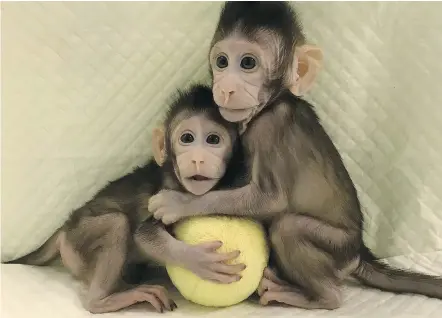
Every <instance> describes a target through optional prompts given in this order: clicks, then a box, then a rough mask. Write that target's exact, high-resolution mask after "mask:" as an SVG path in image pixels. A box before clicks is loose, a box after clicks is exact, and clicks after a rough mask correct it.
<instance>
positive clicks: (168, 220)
mask: <svg viewBox="0 0 442 318" xmlns="http://www.w3.org/2000/svg"><path fill="white" fill-rule="evenodd" d="M179 219H180V218H179V217H178V216H177V215H163V217H162V219H161V221H162V222H163V224H164V225H170V224H173V223H176V222H178V221H179Z"/></svg>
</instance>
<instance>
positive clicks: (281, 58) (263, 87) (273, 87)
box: [209, 1, 322, 122]
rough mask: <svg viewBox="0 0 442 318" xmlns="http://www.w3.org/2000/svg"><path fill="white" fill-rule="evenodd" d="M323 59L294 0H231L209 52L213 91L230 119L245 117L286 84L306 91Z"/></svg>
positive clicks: (220, 19) (274, 95)
mask: <svg viewBox="0 0 442 318" xmlns="http://www.w3.org/2000/svg"><path fill="white" fill-rule="evenodd" d="M321 63H322V52H321V50H320V49H319V48H317V47H315V46H313V45H307V44H305V37H304V34H303V32H302V28H301V26H300V24H299V23H298V20H297V17H296V14H295V12H294V11H293V9H292V8H291V7H290V5H289V4H288V3H286V2H279V1H263V2H255V1H244V2H241V1H233V2H229V1H228V2H226V4H225V6H224V8H223V10H222V12H221V15H220V18H219V22H218V26H217V28H216V31H215V34H214V36H213V39H212V44H211V49H210V52H209V64H210V69H211V71H212V80H213V97H214V100H215V102H216V104H217V105H218V106H219V107H220V112H221V115H222V116H223V117H224V118H225V119H226V120H228V121H231V122H241V121H244V120H247V119H250V118H251V117H252V116H253V115H254V114H256V113H257V112H259V111H260V109H262V108H263V107H264V106H265V105H266V104H268V103H269V102H270V101H271V100H272V99H273V98H275V97H276V96H277V95H278V94H279V92H280V91H281V90H282V89H289V90H291V91H292V92H293V93H294V94H295V95H303V94H304V93H305V92H307V91H308V90H309V88H310V87H311V85H312V84H313V82H314V79H315V78H316V74H317V72H318V70H319V68H320V65H321Z"/></svg>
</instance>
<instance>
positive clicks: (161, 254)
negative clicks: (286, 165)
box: [14, 85, 245, 313]
mask: <svg viewBox="0 0 442 318" xmlns="http://www.w3.org/2000/svg"><path fill="white" fill-rule="evenodd" d="M164 126H165V138H164V137H163V136H161V134H162V132H163V130H161V129H158V130H156V131H155V133H154V137H155V142H154V145H153V152H154V158H152V159H151V160H150V161H149V162H148V163H147V164H146V165H145V166H143V167H139V168H137V169H135V170H134V171H133V172H132V173H130V174H128V175H126V176H124V177H122V178H120V179H117V180H115V181H113V182H110V183H109V184H108V185H107V186H106V187H104V188H103V189H102V190H101V191H99V192H98V193H97V194H96V195H95V197H94V198H92V199H91V200H90V201H89V202H87V203H86V204H85V205H83V206H82V207H80V208H79V209H77V210H75V211H73V213H72V214H71V216H70V217H69V219H68V220H67V221H66V222H65V224H64V225H63V226H62V227H61V228H60V229H59V230H57V231H56V233H55V234H53V235H52V237H50V238H49V239H48V240H47V241H46V242H45V243H44V244H43V246H41V247H40V248H39V249H37V250H36V251H34V252H32V253H30V254H28V255H26V256H24V257H22V258H20V259H18V260H16V261H14V263H21V264H31V265H45V264H47V263H48V262H50V261H51V260H53V259H55V258H56V257H58V256H60V257H61V260H62V262H63V264H64V266H65V267H66V268H68V269H69V271H70V272H71V273H72V274H73V275H74V276H75V277H77V278H78V279H80V280H82V281H83V282H84V283H85V284H86V285H87V287H88V288H87V293H86V296H85V297H84V298H85V299H83V305H84V307H85V308H86V309H87V310H89V311H90V312H92V313H105V312H112V311H117V310H120V309H122V308H125V307H128V306H131V305H133V304H135V303H139V302H148V303H150V304H151V305H153V307H154V308H155V309H156V310H157V311H158V312H163V311H164V310H169V311H171V310H173V309H175V308H176V305H175V303H174V302H173V301H172V300H171V299H170V298H169V296H168V294H167V291H166V289H165V288H164V287H162V286H157V285H145V284H142V285H138V286H135V287H132V286H128V284H126V283H125V282H123V279H122V277H123V269H124V268H125V266H129V265H130V263H131V262H132V264H134V263H140V262H146V263H147V262H149V261H155V262H158V263H160V264H163V265H164V264H165V263H174V264H177V265H179V266H181V267H184V268H187V269H189V270H191V271H193V272H194V273H195V274H196V275H198V276H200V277H202V278H204V279H208V280H213V281H217V282H220V283H230V282H233V281H236V280H239V279H240V276H239V275H238V273H239V272H240V271H242V270H243V269H244V268H245V265H244V264H236V265H227V264H226V263H225V262H226V261H229V260H233V259H235V258H236V257H237V256H238V255H239V251H233V252H230V253H218V252H216V250H217V249H218V248H219V247H220V246H221V245H222V243H221V242H208V243H204V244H201V245H194V246H191V245H188V244H186V243H184V242H181V241H178V240H177V239H175V238H174V237H173V236H172V235H171V234H170V233H169V232H168V231H167V229H166V228H165V227H164V225H162V224H161V223H160V222H156V221H155V220H154V219H153V218H150V214H149V212H148V209H147V205H148V200H149V198H150V197H151V196H152V195H154V194H156V193H157V192H158V191H160V190H161V189H173V190H176V191H180V192H190V193H191V194H193V195H202V194H204V193H206V192H207V191H209V190H211V189H212V188H218V189H222V188H223V187H229V183H230V182H231V181H232V180H233V177H232V176H234V175H236V174H237V173H238V171H237V168H239V167H240V165H239V163H241V160H240V156H241V155H240V154H241V151H240V150H238V149H234V148H236V142H237V127H236V125H235V124H232V123H229V122H228V121H226V120H224V119H223V118H222V117H221V116H220V114H219V111H218V107H217V106H216V104H215V103H214V101H213V96H212V92H211V89H210V88H208V87H205V86H200V85H196V86H193V87H191V88H190V89H189V90H187V91H185V92H180V93H179V94H178V97H177V98H176V99H175V101H174V102H173V103H172V105H171V107H170V109H169V111H168V113H167V116H166V119H165V125H164ZM232 154H235V155H234V156H232ZM227 171H231V172H230V173H226V172H227ZM129 267H130V266H129Z"/></svg>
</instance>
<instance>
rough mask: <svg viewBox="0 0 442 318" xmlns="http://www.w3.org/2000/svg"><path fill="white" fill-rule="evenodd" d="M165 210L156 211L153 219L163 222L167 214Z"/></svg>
mask: <svg viewBox="0 0 442 318" xmlns="http://www.w3.org/2000/svg"><path fill="white" fill-rule="evenodd" d="M165 212H166V211H165V209H164V208H159V209H158V210H156V211H155V212H153V217H154V218H155V219H156V220H162V219H163V217H164V214H165Z"/></svg>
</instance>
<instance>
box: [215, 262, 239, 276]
mask: <svg viewBox="0 0 442 318" xmlns="http://www.w3.org/2000/svg"><path fill="white" fill-rule="evenodd" d="M210 269H212V270H214V271H215V272H218V273H221V274H227V275H229V274H230V275H232V274H236V273H239V272H242V271H243V270H245V269H246V265H244V264H235V265H227V264H223V263H215V264H212V265H210Z"/></svg>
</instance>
